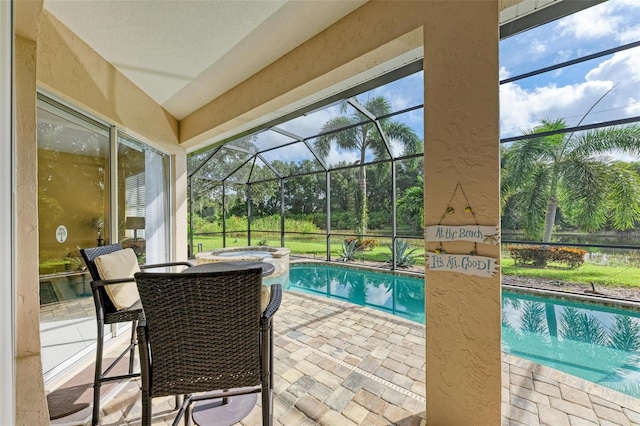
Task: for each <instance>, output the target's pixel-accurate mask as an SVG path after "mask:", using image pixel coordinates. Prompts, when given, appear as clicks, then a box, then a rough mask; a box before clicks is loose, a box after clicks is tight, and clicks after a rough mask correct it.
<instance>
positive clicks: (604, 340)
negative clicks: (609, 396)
mask: <svg viewBox="0 0 640 426" xmlns="http://www.w3.org/2000/svg"><path fill="white" fill-rule="evenodd" d="M285 288H286V289H288V290H293V291H300V292H304V293H308V294H315V295H319V296H324V297H328V298H334V299H340V300H344V301H348V302H351V303H355V304H358V305H361V306H368V307H371V308H374V309H379V310H381V311H385V312H388V313H391V314H394V315H398V316H400V317H403V318H407V319H410V320H412V321H416V322H419V323H422V324H424V321H425V315H424V280H423V279H421V278H412V277H404V276H397V275H391V274H385V273H381V272H369V271H363V270H356V269H349V268H342V267H335V266H328V265H317V266H316V265H300V266H298V265H291V268H290V270H289V283H288V285H287V286H285ZM502 349H503V350H504V351H505V352H508V353H511V354H513V355H516V356H519V357H522V358H526V359H529V360H532V361H535V362H538V363H540V364H543V365H546V366H549V367H552V368H555V369H557V370H560V371H564V372H565V373H569V374H572V375H574V376H578V377H581V378H583V379H585V380H589V381H591V382H594V383H598V384H600V385H602V386H606V387H608V388H611V389H615V390H617V391H619V392H623V393H626V394H627V395H631V396H634V397H636V398H640V312H638V311H634V310H631V309H617V308H610V307H605V306H601V305H596V304H590V303H578V302H570V301H566V300H562V299H550V298H542V297H537V296H530V295H525V294H519V293H509V292H503V293H502Z"/></svg>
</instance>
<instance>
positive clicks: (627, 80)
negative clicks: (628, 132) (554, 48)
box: [500, 49, 640, 136]
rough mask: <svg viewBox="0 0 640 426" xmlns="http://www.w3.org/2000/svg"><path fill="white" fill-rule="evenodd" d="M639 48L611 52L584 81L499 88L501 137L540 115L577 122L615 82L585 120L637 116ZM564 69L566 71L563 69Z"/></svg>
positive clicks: (519, 131) (530, 123) (534, 121)
mask: <svg viewBox="0 0 640 426" xmlns="http://www.w3.org/2000/svg"><path fill="white" fill-rule="evenodd" d="M638 70H640V49H631V50H627V51H623V52H618V53H616V54H614V55H613V56H612V57H611V58H609V59H607V60H604V61H602V62H600V63H599V64H598V65H597V66H596V67H595V68H592V69H591V70H589V71H588V72H587V73H586V74H585V77H584V79H585V81H584V82H581V83H577V84H571V85H565V86H558V85H556V84H554V83H550V84H547V85H546V86H540V87H535V88H532V89H528V88H524V87H522V86H520V85H518V83H509V84H505V85H502V86H501V87H500V122H501V129H502V136H514V135H520V134H522V132H523V131H525V130H528V129H531V128H532V127H534V126H535V125H537V124H538V123H539V122H540V120H541V119H544V118H559V117H562V118H565V119H567V122H568V125H577V124H578V121H579V120H580V118H582V116H583V115H584V114H586V113H587V111H589V109H590V108H591V106H592V105H593V104H594V103H595V102H596V101H598V99H599V98H600V97H602V95H604V94H605V93H606V92H607V91H608V90H609V89H611V88H612V87H613V86H614V85H615V84H618V86H616V88H615V89H614V90H612V91H611V92H610V93H609V94H607V95H606V97H605V98H604V99H603V100H602V101H601V102H600V103H598V105H597V107H596V108H594V110H593V111H592V112H591V113H590V114H589V120H588V121H589V122H597V121H606V120H611V119H616V118H620V117H631V116H635V115H638V113H639V112H640V104H639V103H638V97H640V95H639V93H638V85H639V84H640V72H638ZM565 72H568V70H565Z"/></svg>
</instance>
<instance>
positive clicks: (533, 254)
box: [507, 246, 587, 269]
mask: <svg viewBox="0 0 640 426" xmlns="http://www.w3.org/2000/svg"><path fill="white" fill-rule="evenodd" d="M507 249H508V250H509V253H510V254H511V257H512V258H513V263H514V265H516V266H526V265H530V266H534V267H537V268H545V267H546V266H547V263H548V262H558V263H564V264H566V265H568V266H569V268H572V269H573V268H577V267H579V266H581V265H582V264H584V256H585V254H586V253H587V252H586V250H581V249H577V248H570V247H545V246H509V247H507Z"/></svg>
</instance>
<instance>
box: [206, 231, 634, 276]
mask: <svg viewBox="0 0 640 426" xmlns="http://www.w3.org/2000/svg"><path fill="white" fill-rule="evenodd" d="M261 238H266V239H267V240H268V244H269V245H272V246H279V245H280V236H279V235H277V234H258V233H255V234H252V236H251V239H252V242H253V243H254V245H255V244H256V243H257V241H259V240H260V239H261ZM389 241H390V239H389V240H388V241H384V240H381V241H380V245H379V246H378V247H376V248H374V249H372V250H369V251H366V252H364V253H359V254H358V255H357V256H356V259H357V260H365V261H372V262H381V263H383V262H385V261H387V260H388V258H389V256H390V250H389V247H387V245H386V243H388V242H389ZM341 242H342V237H335V238H333V240H332V243H331V258H333V259H336V258H338V257H339V256H340V253H341V252H342V244H341ZM199 243H200V244H202V249H203V250H204V251H206V250H213V249H216V248H222V237H221V236H216V237H202V236H198V237H196V238H194V244H195V246H196V248H197V246H198V244H199ZM246 245H247V238H246V234H244V235H242V234H238V236H237V240H236V237H227V247H241V246H246ZM285 246H286V247H287V248H288V249H290V250H291V253H292V254H294V255H295V254H298V255H307V256H315V257H317V258H321V259H324V258H325V256H326V254H325V253H326V247H327V243H326V238H325V237H324V236H322V235H317V236H316V235H307V236H305V237H304V238H302V237H299V238H291V237H290V236H288V237H287V239H286V244H285ZM415 247H417V248H418V250H416V253H417V254H419V255H420V256H419V257H418V262H417V263H416V264H417V265H424V258H423V257H422V255H423V254H424V249H423V248H422V247H421V243H420V242H418V241H416V245H415ZM500 263H501V267H502V273H503V274H504V275H515V276H520V277H529V278H542V279H545V280H555V281H563V282H573V283H579V284H585V285H589V283H593V284H595V285H597V286H615V287H638V288H640V268H638V267H633V266H599V265H591V264H588V263H587V264H584V265H583V266H581V267H579V268H576V269H569V268H567V267H565V266H561V265H557V266H556V265H553V264H551V265H550V266H549V267H548V268H545V269H539V268H531V267H520V266H518V267H516V266H514V264H513V259H511V258H509V257H503V258H502V259H501V261H500Z"/></svg>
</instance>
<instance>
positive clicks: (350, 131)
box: [314, 96, 422, 235]
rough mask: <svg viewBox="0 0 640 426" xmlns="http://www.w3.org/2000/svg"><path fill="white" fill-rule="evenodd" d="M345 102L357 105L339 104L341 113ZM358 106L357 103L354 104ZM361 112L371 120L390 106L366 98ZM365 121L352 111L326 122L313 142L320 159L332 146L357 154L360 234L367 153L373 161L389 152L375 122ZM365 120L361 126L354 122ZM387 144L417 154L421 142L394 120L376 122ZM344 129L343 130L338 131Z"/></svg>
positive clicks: (365, 213)
mask: <svg viewBox="0 0 640 426" xmlns="http://www.w3.org/2000/svg"><path fill="white" fill-rule="evenodd" d="M349 102H354V103H356V104H357V100H356V99H351V100H349V101H347V102H345V103H343V104H342V107H341V108H342V110H341V112H342V113H343V114H345V113H346V112H347V105H348V103H349ZM357 105H358V106H359V104H357ZM363 107H364V109H365V110H366V111H367V112H368V113H370V114H371V115H372V116H373V117H381V116H384V115H386V114H389V112H391V104H390V103H389V101H388V100H387V99H385V98H384V97H383V96H377V97H374V98H370V99H369V100H368V101H367V102H366V103H365V104H364V105H363ZM367 120H368V118H367V116H365V114H363V113H361V112H354V113H353V114H351V115H350V116H346V115H342V116H338V117H334V118H332V119H330V120H329V121H327V122H326V123H325V124H324V125H323V126H322V129H321V133H323V134H324V133H327V132H328V133H327V134H324V135H323V136H320V137H319V138H318V139H317V140H316V142H315V144H314V145H315V148H316V150H317V152H318V155H320V156H321V157H322V158H326V157H327V156H328V155H329V152H330V150H331V146H332V144H333V143H335V144H336V145H337V148H338V150H339V151H355V152H357V153H358V154H359V160H358V161H357V162H358V164H360V167H359V174H358V192H357V194H356V200H358V203H357V206H356V209H357V211H356V213H357V233H358V234H359V235H364V234H366V233H367V225H368V209H367V171H366V168H365V161H366V154H367V151H368V150H370V152H372V153H373V156H374V160H380V159H385V158H389V156H390V153H389V151H388V146H387V144H386V143H385V141H384V139H383V136H382V135H381V134H380V132H379V131H378V128H377V126H376V123H375V122H372V121H367ZM364 121H367V122H366V123H365V124H362V125H357V124H358V123H361V122H364ZM376 121H377V122H378V124H379V125H380V128H381V129H382V133H384V135H385V137H386V139H387V142H389V143H390V142H391V141H393V142H398V143H399V144H400V145H401V146H402V147H403V149H404V154H405V155H408V154H414V153H417V152H419V149H420V145H421V143H422V141H421V140H420V138H419V137H418V135H416V134H415V132H414V131H413V130H411V128H410V127H409V126H407V125H406V124H403V123H400V122H398V121H394V120H392V119H390V118H382V119H376ZM338 129H344V130H338Z"/></svg>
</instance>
